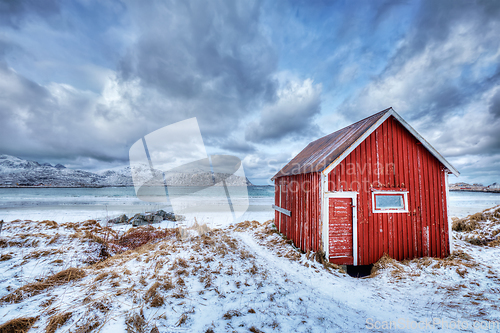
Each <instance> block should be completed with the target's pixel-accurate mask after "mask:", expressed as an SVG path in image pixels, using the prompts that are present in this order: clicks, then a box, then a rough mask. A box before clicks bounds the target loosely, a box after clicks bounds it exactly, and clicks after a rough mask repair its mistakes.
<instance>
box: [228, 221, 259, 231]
mask: <svg viewBox="0 0 500 333" xmlns="http://www.w3.org/2000/svg"><path fill="white" fill-rule="evenodd" d="M260 226H261V224H260V222H259V221H255V220H254V221H244V222H240V223H236V224H235V225H234V228H235V229H234V230H235V231H244V230H245V229H255V228H258V227H260Z"/></svg>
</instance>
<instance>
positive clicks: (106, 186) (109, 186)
mask: <svg viewBox="0 0 500 333" xmlns="http://www.w3.org/2000/svg"><path fill="white" fill-rule="evenodd" d="M167 186H168V187H196V186H197V185H167ZM253 186H274V185H254V184H252V185H228V187H253ZM112 187H132V188H133V187H134V185H99V186H88V185H86V186H28V185H27V186H8V185H7V186H6V185H0V188H112Z"/></svg>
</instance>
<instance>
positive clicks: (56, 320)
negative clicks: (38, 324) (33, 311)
mask: <svg viewBox="0 0 500 333" xmlns="http://www.w3.org/2000/svg"><path fill="white" fill-rule="evenodd" d="M72 315H73V314H72V313H71V312H65V313H58V314H55V315H53V316H52V317H50V319H49V322H48V323H47V327H45V332H46V333H54V332H55V331H56V330H57V329H58V328H59V327H61V326H63V325H64V324H66V322H67V321H68V319H69V318H71V316H72Z"/></svg>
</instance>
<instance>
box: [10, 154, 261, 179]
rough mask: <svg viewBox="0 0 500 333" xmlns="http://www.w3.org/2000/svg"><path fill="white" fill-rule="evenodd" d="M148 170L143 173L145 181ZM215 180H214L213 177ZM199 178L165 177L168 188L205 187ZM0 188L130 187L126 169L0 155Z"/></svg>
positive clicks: (194, 176) (232, 177) (129, 174)
mask: <svg viewBox="0 0 500 333" xmlns="http://www.w3.org/2000/svg"><path fill="white" fill-rule="evenodd" d="M148 171H149V170H144V172H143V175H144V176H143V178H144V179H146V178H147V175H148V174H149V173H148ZM216 178H218V177H216ZM200 180H201V179H200V177H199V175H196V174H195V175H188V174H178V175H175V176H169V177H168V178H167V185H170V186H205V185H206V184H204V183H203V184H202V183H200ZM226 184H227V185H229V186H232V185H233V186H235V185H245V184H246V185H249V186H250V185H252V183H251V182H250V181H249V180H248V179H247V178H245V179H242V177H238V176H234V175H231V176H229V177H228V178H227V179H226ZM0 186H2V187H16V186H54V187H104V186H134V183H133V181H132V173H131V170H130V167H128V166H127V167H122V168H118V169H114V170H105V171H100V172H96V173H94V172H89V171H84V170H75V169H68V168H66V167H65V166H64V165H61V164H57V165H55V166H52V165H51V164H49V163H43V164H41V163H38V162H36V161H27V160H23V159H20V158H17V157H14V156H10V155H0Z"/></svg>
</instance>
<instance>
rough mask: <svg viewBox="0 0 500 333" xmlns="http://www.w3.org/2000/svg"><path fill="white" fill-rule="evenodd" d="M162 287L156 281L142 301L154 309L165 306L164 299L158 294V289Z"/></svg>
mask: <svg viewBox="0 0 500 333" xmlns="http://www.w3.org/2000/svg"><path fill="white" fill-rule="evenodd" d="M162 287H163V286H162V285H161V284H160V283H159V282H158V281H156V282H155V283H153V285H152V286H151V287H150V288H149V289H148V291H146V294H145V295H144V299H145V300H146V301H147V302H149V304H150V305H151V306H152V307H154V308H157V307H160V306H162V305H163V304H165V299H164V298H163V296H162V295H160V294H159V293H158V289H159V288H162Z"/></svg>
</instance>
